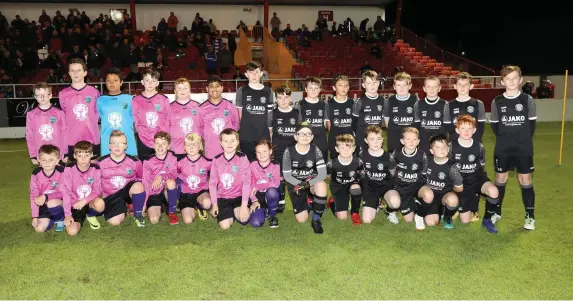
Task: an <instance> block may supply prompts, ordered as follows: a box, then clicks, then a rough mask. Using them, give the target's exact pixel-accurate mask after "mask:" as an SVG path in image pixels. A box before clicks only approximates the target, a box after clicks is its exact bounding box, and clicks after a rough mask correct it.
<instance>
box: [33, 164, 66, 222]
mask: <svg viewBox="0 0 573 301" xmlns="http://www.w3.org/2000/svg"><path fill="white" fill-rule="evenodd" d="M63 173H64V167H63V166H56V168H55V169H54V171H53V172H52V174H51V175H49V176H48V175H46V173H45V172H44V170H43V169H42V168H41V167H37V168H35V169H34V171H33V172H32V178H31V179H30V209H31V211H32V217H33V218H34V217H38V215H39V213H40V207H38V205H36V202H35V200H36V198H37V197H39V196H41V195H45V196H46V201H48V200H61V199H62V192H61V191H60V185H61V180H62V178H63Z"/></svg>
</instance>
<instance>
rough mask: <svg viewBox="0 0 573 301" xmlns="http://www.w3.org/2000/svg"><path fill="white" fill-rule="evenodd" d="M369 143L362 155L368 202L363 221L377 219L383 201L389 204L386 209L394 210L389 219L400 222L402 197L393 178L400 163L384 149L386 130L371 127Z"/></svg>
mask: <svg viewBox="0 0 573 301" xmlns="http://www.w3.org/2000/svg"><path fill="white" fill-rule="evenodd" d="M365 140H366V144H367V145H368V148H367V149H365V150H363V151H361V152H360V155H359V156H360V158H361V161H362V164H363V166H364V167H363V172H364V175H363V180H362V189H363V195H364V202H363V206H362V221H363V222H364V223H365V224H369V223H371V222H372V221H373V220H374V219H375V218H376V212H377V209H378V206H379V205H380V199H381V198H383V199H384V201H385V202H386V205H387V207H386V209H387V210H388V211H392V213H390V214H388V216H387V218H388V220H389V221H390V222H391V223H393V224H397V223H398V218H397V217H396V212H395V211H396V210H397V209H398V208H399V207H400V195H399V194H398V192H397V191H396V190H394V184H393V181H392V176H393V174H394V171H395V169H396V164H395V162H394V159H393V158H392V155H391V154H389V153H388V152H386V151H384V149H383V148H382V142H383V141H384V139H383V138H382V129H381V128H380V127H379V126H376V125H371V126H368V127H367V128H366V139H365Z"/></svg>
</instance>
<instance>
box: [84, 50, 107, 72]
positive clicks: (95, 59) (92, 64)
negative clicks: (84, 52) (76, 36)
mask: <svg viewBox="0 0 573 301" xmlns="http://www.w3.org/2000/svg"><path fill="white" fill-rule="evenodd" d="M86 61H87V64H88V69H89V70H90V75H91V76H92V77H95V78H100V77H101V71H100V69H101V67H102V66H103V63H104V62H105V58H104V57H102V55H101V54H100V53H99V52H98V51H97V49H96V48H95V47H94V46H93V45H90V46H89V50H88V57H87V60H86Z"/></svg>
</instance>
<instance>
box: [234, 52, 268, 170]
mask: <svg viewBox="0 0 573 301" xmlns="http://www.w3.org/2000/svg"><path fill="white" fill-rule="evenodd" d="M245 67H246V69H247V72H246V75H247V78H248V79H249V84H248V85H246V86H243V87H240V88H239V89H238V90H237V94H236V101H235V105H236V106H237V109H238V110H239V119H240V120H241V123H240V129H241V137H240V147H241V152H242V153H244V154H245V155H247V158H248V159H249V162H253V161H255V159H256V156H255V146H256V144H257V142H258V141H259V140H261V139H267V140H270V132H269V130H267V129H266V127H265V124H266V123H267V120H268V119H269V118H272V114H271V110H272V109H273V106H274V101H273V91H272V90H271V88H269V87H266V86H264V85H263V84H262V83H261V77H262V75H263V73H262V72H263V68H262V67H261V64H259V63H257V62H248V63H247V65H246V66H245Z"/></svg>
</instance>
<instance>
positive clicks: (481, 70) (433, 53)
mask: <svg viewBox="0 0 573 301" xmlns="http://www.w3.org/2000/svg"><path fill="white" fill-rule="evenodd" d="M399 34H400V38H401V39H402V40H404V42H406V43H408V44H410V46H411V47H414V48H416V51H421V52H423V53H424V55H427V56H430V57H431V58H433V59H436V60H437V61H438V62H443V63H444V64H445V65H447V66H450V67H452V68H454V70H459V71H466V72H469V73H470V74H471V75H474V76H495V74H496V73H495V71H494V70H493V69H491V68H488V67H486V66H483V65H480V64H478V63H476V62H473V61H470V60H468V59H466V58H464V57H461V56H459V55H455V54H453V53H451V52H449V51H445V50H443V49H441V48H440V47H438V46H436V45H435V44H433V43H431V42H429V41H427V40H425V39H423V38H421V37H420V36H418V35H417V34H415V33H414V32H413V31H411V30H409V29H408V28H405V27H403V26H402V27H401V29H400V32H399Z"/></svg>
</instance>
